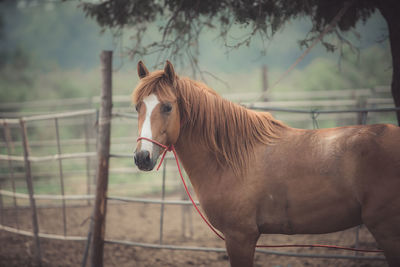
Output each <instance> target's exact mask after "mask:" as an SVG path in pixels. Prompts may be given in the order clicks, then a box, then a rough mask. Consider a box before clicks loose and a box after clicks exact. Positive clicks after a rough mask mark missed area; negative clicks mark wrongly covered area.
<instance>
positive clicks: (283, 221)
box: [258, 197, 361, 234]
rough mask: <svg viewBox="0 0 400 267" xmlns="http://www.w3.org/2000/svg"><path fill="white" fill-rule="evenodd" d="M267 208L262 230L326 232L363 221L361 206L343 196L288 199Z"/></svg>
mask: <svg viewBox="0 0 400 267" xmlns="http://www.w3.org/2000/svg"><path fill="white" fill-rule="evenodd" d="M264 207H265V209H264V211H263V212H262V213H263V214H262V215H261V216H259V217H258V218H259V221H258V226H259V230H260V232H261V233H276V234H322V233H330V232H335V231H340V230H344V229H347V228H350V227H353V226H356V225H359V224H360V223H361V209H360V205H359V204H358V203H357V202H355V201H351V200H348V201H345V200H343V198H342V199H340V198H329V197H328V198H322V199H321V198H314V199H312V198H311V199H308V198H307V201H304V199H302V201H300V200H298V201H284V202H282V203H280V204H278V205H276V204H275V205H265V206H264ZM260 218H263V219H262V220H260Z"/></svg>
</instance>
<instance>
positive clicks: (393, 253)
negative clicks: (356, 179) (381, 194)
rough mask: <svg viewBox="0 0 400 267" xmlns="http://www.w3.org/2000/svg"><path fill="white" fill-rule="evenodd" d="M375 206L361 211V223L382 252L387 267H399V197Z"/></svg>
mask: <svg viewBox="0 0 400 267" xmlns="http://www.w3.org/2000/svg"><path fill="white" fill-rule="evenodd" d="M377 204H378V203H374V207H373V208H371V207H369V208H366V209H363V215H362V217H363V222H364V224H365V225H366V226H367V228H368V229H369V231H370V232H371V233H372V235H373V236H374V237H375V239H376V241H377V242H378V244H379V246H380V247H381V248H382V249H383V250H384V253H385V257H386V260H387V262H388V264H389V266H391V267H395V266H396V267H397V266H400V197H395V199H392V201H387V202H386V204H383V205H377ZM381 204H382V202H381Z"/></svg>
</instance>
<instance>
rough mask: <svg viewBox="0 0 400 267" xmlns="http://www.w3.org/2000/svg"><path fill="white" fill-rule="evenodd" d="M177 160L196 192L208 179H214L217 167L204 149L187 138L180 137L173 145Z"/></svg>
mask: <svg viewBox="0 0 400 267" xmlns="http://www.w3.org/2000/svg"><path fill="white" fill-rule="evenodd" d="M175 148H176V152H177V154H178V157H179V160H180V162H181V163H182V166H183V168H184V169H185V171H186V173H187V175H188V176H189V179H190V181H191V183H192V185H193V187H194V188H195V190H196V191H197V189H199V188H200V187H201V185H202V184H204V182H206V180H208V179H213V178H215V174H217V173H218V172H219V169H220V168H219V165H218V163H217V162H216V160H215V157H214V156H213V155H212V154H211V152H210V151H208V150H207V148H206V147H204V146H201V145H200V144H198V143H195V142H193V139H192V138H189V137H188V136H182V135H181V136H180V138H179V140H178V142H177V144H176V145H175Z"/></svg>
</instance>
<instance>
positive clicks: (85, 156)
mask: <svg viewBox="0 0 400 267" xmlns="http://www.w3.org/2000/svg"><path fill="white" fill-rule="evenodd" d="M247 107H249V108H252V109H258V110H267V111H272V112H287V113H290V114H296V113H302V114H309V116H310V118H311V120H312V121H313V125H314V127H316V128H317V127H318V115H319V114H333V113H334V114H341V113H355V114H356V115H357V116H359V122H360V123H361V124H365V123H366V122H367V119H368V114H370V113H382V112H385V113H386V112H394V111H397V110H399V109H400V108H373V109H371V108H370V109H368V108H357V109H349V110H300V109H287V108H276V107H275V108H274V107H265V106H263V105H262V104H259V103H253V104H248V105H247ZM97 113H98V112H97V110H95V109H89V110H82V111H73V112H65V113H59V114H47V115H40V116H32V117H22V118H20V119H4V118H3V119H0V126H2V128H3V137H4V138H3V139H4V140H3V147H4V148H6V153H7V154H1V155H0V161H4V162H7V166H8V170H9V172H8V175H9V176H8V178H9V181H10V183H11V191H10V190H5V189H3V188H1V181H0V214H1V216H0V230H4V231H8V232H11V233H16V234H21V235H25V236H32V237H33V238H34V240H35V246H36V248H37V250H36V256H35V258H36V260H37V261H38V262H40V261H41V260H40V259H41V251H40V238H49V239H58V240H74V241H86V240H87V237H86V236H76V235H70V234H69V229H68V228H67V218H68V214H67V212H66V209H67V207H68V204H67V202H66V201H67V200H74V201H76V200H82V201H87V205H91V204H92V202H91V201H93V199H94V195H93V193H92V191H91V188H92V186H93V184H94V170H93V168H92V166H91V162H93V161H94V159H93V158H94V157H95V156H96V153H95V152H92V151H90V142H91V139H93V137H92V136H91V135H90V133H89V132H90V131H89V129H88V127H87V125H88V124H89V118H88V117H87V116H96V114H97ZM112 115H113V119H116V118H125V119H136V118H137V115H136V114H132V113H126V112H114V113H113V114H112ZM72 117H74V118H75V117H84V118H85V120H86V121H87V123H85V125H86V127H84V138H83V142H82V144H84V147H85V152H79V153H64V151H63V150H62V139H61V137H60V135H61V134H60V129H59V127H60V126H59V124H60V123H61V122H60V120H62V119H66V118H72ZM42 120H51V121H53V123H54V129H55V136H56V142H55V144H56V147H57V151H56V152H57V153H56V154H53V155H46V156H32V155H31V154H30V148H29V141H28V135H27V132H26V124H27V123H34V122H35V121H42ZM10 125H14V126H16V127H18V128H20V134H21V140H22V148H23V151H22V152H23V155H14V154H13V152H12V151H11V150H12V149H11V143H12V142H13V140H12V136H11V135H10V132H9V130H10V127H9V126H10ZM95 139H96V138H95ZM130 157H132V155H131V154H128V153H111V154H110V158H114V159H125V158H130ZM171 158H172V157H171V156H168V157H167V160H168V159H171ZM69 159H82V160H83V161H84V162H85V165H86V170H85V173H86V179H87V180H86V182H85V184H86V187H87V188H86V191H85V194H74V195H71V194H67V193H66V191H65V184H64V181H65V173H66V171H65V169H64V164H65V161H66V160H69ZM51 161H53V162H56V163H58V176H59V179H60V180H59V184H60V194H35V192H34V185H33V183H34V182H35V181H34V179H32V177H33V175H32V169H31V163H32V164H33V163H39V162H51ZM16 162H20V163H24V165H25V179H26V184H27V188H28V192H27V193H21V192H17V188H16V177H15V176H16V174H17V172H16V171H15V168H14V165H15V163H16ZM166 168H167V161H165V162H164V164H163V170H162V173H161V175H162V184H161V197H160V198H159V199H155V198H143V197H127V196H108V197H107V199H108V200H109V201H111V202H113V203H121V202H123V203H126V202H129V203H130V202H132V203H147V204H154V205H160V228H159V229H160V230H159V231H160V235H159V242H158V243H157V244H155V243H154V244H153V243H145V242H136V241H129V240H114V239H106V240H105V242H106V243H112V244H123V245H132V246H138V247H147V248H158V249H177V250H191V251H210V252H211V251H212V252H225V249H223V248H215V247H193V246H176V245H171V244H165V241H164V239H163V231H164V230H163V225H164V220H165V218H164V214H165V206H166V205H182V206H190V205H191V202H190V201H188V200H179V199H174V200H170V199H165V194H166V186H165V178H166V174H167V172H166ZM3 197H8V198H11V199H12V203H11V206H9V207H5V204H4V201H3ZM18 199H25V200H29V203H30V209H31V220H32V231H28V230H24V229H21V222H20V218H19V214H20V209H21V207H20V206H19V205H18V201H17V200H18ZM36 200H38V201H39V200H57V201H61V209H62V216H61V220H62V224H63V231H62V234H49V233H44V232H43V231H41V230H40V229H39V226H38V218H37V207H38V205H37V204H36V202H35V201H36ZM196 204H197V205H199V203H198V202H197V203H196ZM6 208H7V209H13V210H14V211H15V227H11V226H9V225H5V224H4V221H3V216H4V214H5V212H4V210H5V209H6ZM358 231H359V229H358V228H356V232H355V242H354V243H355V245H356V247H357V246H358V245H357V244H358ZM257 252H259V253H266V254H273V255H282V256H290V257H292V256H293V257H311V258H340V259H363V260H371V259H374V260H384V257H382V256H364V255H359V254H357V255H342V254H340V255H339V254H307V253H294V252H278V251H273V250H265V249H259V250H257Z"/></svg>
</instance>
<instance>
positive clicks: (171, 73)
mask: <svg viewBox="0 0 400 267" xmlns="http://www.w3.org/2000/svg"><path fill="white" fill-rule="evenodd" d="M164 73H165V75H166V76H167V78H168V80H169V81H170V82H171V84H174V82H175V79H176V75H175V70H174V66H172V64H171V62H169V61H168V60H167V62H165V67H164Z"/></svg>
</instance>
